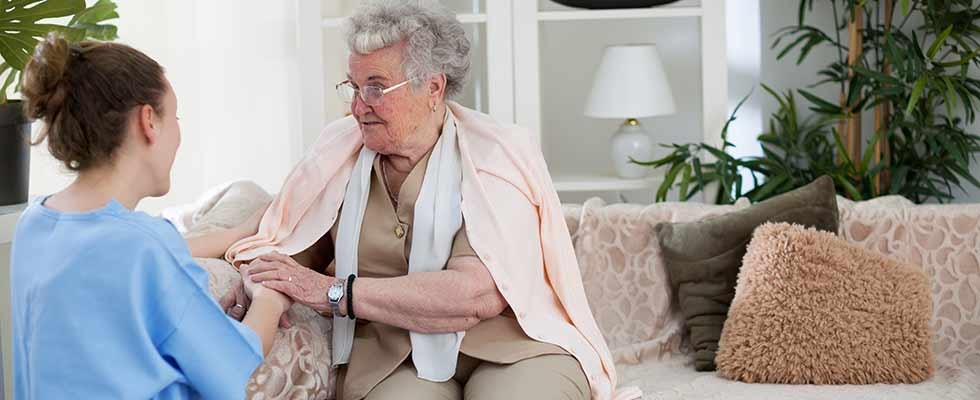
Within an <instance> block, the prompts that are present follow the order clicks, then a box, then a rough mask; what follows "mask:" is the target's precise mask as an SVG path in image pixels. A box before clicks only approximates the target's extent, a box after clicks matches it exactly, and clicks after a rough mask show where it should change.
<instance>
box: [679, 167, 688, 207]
mask: <svg viewBox="0 0 980 400" xmlns="http://www.w3.org/2000/svg"><path fill="white" fill-rule="evenodd" d="M690 184H691V164H684V171H683V172H682V173H681V188H680V193H679V194H678V196H679V198H680V199H682V200H687V190H688V187H689V185H690Z"/></svg>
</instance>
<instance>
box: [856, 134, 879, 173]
mask: <svg viewBox="0 0 980 400" xmlns="http://www.w3.org/2000/svg"><path fill="white" fill-rule="evenodd" d="M883 134H885V133H884V131H878V132H875V133H874V135H871V141H870V142H868V146H867V147H866V148H865V149H864V155H863V156H862V157H861V166H860V168H859V169H858V173H863V172H864V171H867V170H868V164H870V163H871V158H872V157H873V156H874V154H875V146H876V145H877V144H878V141H879V140H880V139H881V135H883Z"/></svg>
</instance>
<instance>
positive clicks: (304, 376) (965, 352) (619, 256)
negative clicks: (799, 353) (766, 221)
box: [165, 182, 980, 400]
mask: <svg viewBox="0 0 980 400" xmlns="http://www.w3.org/2000/svg"><path fill="white" fill-rule="evenodd" d="M269 198H270V197H269V195H268V194H267V193H265V192H264V191H262V190H261V188H258V187H257V186H255V185H254V184H252V183H248V182H238V183H235V184H232V185H230V186H226V187H223V188H220V190H214V191H211V192H209V194H208V196H205V198H202V199H201V200H199V201H198V202H197V203H195V204H194V205H192V206H188V207H184V208H182V209H180V210H171V213H170V214H169V215H167V214H166V213H165V215H166V216H167V217H168V218H171V219H173V220H175V221H180V222H178V223H176V225H177V226H178V228H182V227H186V229H183V231H184V234H185V235H188V236H193V235H196V234H200V233H203V232H206V231H210V230H213V229H220V228H226V227H230V226H233V225H235V224H236V223H238V222H239V221H241V220H244V219H245V218H247V217H248V215H250V214H251V212H252V210H254V209H255V208H257V207H259V206H260V205H262V204H264V202H265V201H268V199H269ZM748 205H749V204H748V202H747V201H744V200H740V202H739V203H737V204H736V205H733V206H714V205H704V204H698V203H659V204H652V205H636V204H613V205H606V204H605V203H604V202H603V201H602V200H600V199H592V200H589V201H586V202H585V203H584V204H581V205H575V204H568V205H565V206H564V213H565V220H566V223H567V224H568V227H569V232H570V233H571V236H572V241H573V244H574V246H575V252H576V255H577V256H578V260H579V264H580V267H581V271H582V280H583V283H584V286H585V291H586V295H587V297H588V299H589V303H590V306H591V307H592V311H593V313H594V314H595V315H596V320H597V322H598V324H599V328H600V329H601V330H602V332H603V334H604V336H605V338H606V341H607V342H608V343H609V346H610V349H611V350H612V352H613V356H614V358H615V360H616V362H617V363H618V364H620V365H621V369H622V371H621V372H622V378H623V380H622V383H623V384H626V383H631V384H639V385H640V386H641V387H644V388H645V389H646V390H647V392H648V396H653V397H649V398H661V397H662V396H661V395H663V394H664V393H672V395H671V396H667V397H670V398H702V397H703V396H700V395H699V394H697V393H700V394H705V393H706V392H704V389H705V388H706V387H712V388H716V389H718V391H717V393H716V394H717V396H720V397H718V398H726V396H730V395H733V394H735V393H737V392H740V391H744V392H745V393H747V394H746V396H748V397H745V398H754V397H752V396H750V394H752V393H756V394H758V393H760V392H758V390H760V389H758V387H755V386H753V387H750V388H743V387H742V386H738V385H746V384H740V383H730V382H728V381H724V380H722V379H721V378H716V377H714V376H713V375H710V374H708V375H705V374H703V373H701V374H695V373H694V372H693V370H690V365H687V364H686V361H685V360H686V358H685V357H673V358H671V357H670V354H671V353H674V354H676V353H678V352H683V351H684V350H685V349H684V345H683V343H684V342H683V338H682V337H681V332H682V330H681V326H682V325H681V324H682V323H683V322H682V319H681V317H680V315H679V313H678V310H677V306H676V299H675V298H674V296H673V294H672V293H671V292H670V290H669V289H668V280H667V275H666V270H665V268H664V265H663V260H662V258H661V256H660V248H659V244H658V243H657V240H656V236H655V235H654V234H653V229H652V228H653V226H654V225H656V224H657V223H658V222H663V221H669V222H677V221H691V220H696V219H700V218H705V217H708V216H711V215H717V214H721V213H726V212H730V211H734V210H737V209H741V208H745V207H748ZM838 205H839V207H840V211H841V224H840V232H839V234H840V235H841V236H842V237H844V238H846V239H847V240H848V241H850V242H853V243H857V244H860V245H862V246H864V247H865V248H869V249H874V250H876V251H878V252H879V253H882V254H885V255H888V256H891V257H895V258H897V259H899V260H902V261H904V262H908V263H912V264H915V265H919V266H921V267H922V268H923V269H924V270H925V271H926V273H927V275H928V276H930V277H931V279H932V297H933V318H932V327H933V329H934V337H933V350H934V353H935V356H936V360H937V363H936V365H937V368H938V371H939V373H938V375H937V377H936V378H935V379H934V380H935V382H933V381H929V382H927V383H924V384H922V385H927V386H928V388H931V389H929V390H935V389H936V388H939V387H952V388H958V389H956V390H955V391H954V392H956V393H960V392H963V393H967V392H969V393H971V394H969V395H967V397H969V396H972V393H976V392H975V391H974V389H973V388H974V384H975V383H977V381H978V380H980V378H977V374H976V373H974V372H972V371H978V372H980V204H965V205H964V204H960V205H914V204H912V203H911V202H909V201H908V200H905V199H903V198H901V197H882V198H878V199H874V200H870V201H865V202H857V203H856V202H851V201H848V200H846V199H843V198H838ZM181 222H183V225H182V223H181ZM198 261H199V263H200V264H201V265H202V266H203V267H204V268H205V269H207V270H208V271H209V272H210V274H211V290H212V293H213V294H214V295H215V296H216V297H220V295H221V294H223V293H224V292H225V291H226V290H228V288H230V287H231V285H232V284H233V283H234V280H235V279H238V274H237V272H236V271H235V270H234V269H233V268H232V267H231V266H230V265H229V264H227V263H225V262H224V261H222V260H215V259H199V260H198ZM289 316H290V319H291V322H292V327H291V328H288V329H280V331H279V333H278V336H277V338H276V343H275V345H274V346H273V349H272V351H271V352H270V354H269V356H268V357H267V358H266V360H265V361H264V362H263V364H262V365H261V366H260V367H259V369H258V370H256V372H255V373H254V374H253V376H252V379H251V381H250V382H249V385H248V388H247V391H248V398H250V399H262V400H265V399H330V398H333V393H334V387H335V386H334V379H335V378H334V375H335V373H334V369H332V367H331V366H330V360H331V356H330V332H331V321H329V320H327V319H325V318H323V317H321V316H320V315H318V314H316V313H315V312H313V311H312V310H310V309H308V308H306V307H303V306H300V305H294V306H293V307H292V308H291V309H290V311H289ZM688 370H690V371H688ZM654 372H655V373H654ZM674 375H676V376H674ZM672 377H673V378H676V379H672ZM688 379H689V380H690V382H687V381H685V380H688ZM682 381H684V382H682ZM679 382H680V383H683V385H682V386H683V387H686V388H688V389H685V390H690V393H688V394H689V395H690V396H687V395H685V394H683V393H682V392H678V390H681V388H682V386H676V384H678V383H679ZM944 384H945V385H946V386H943V385H944ZM684 385H687V386H684ZM733 385H734V386H733ZM936 385H938V386H936ZM920 386H921V385H920ZM767 387H769V388H771V389H772V390H775V391H778V390H780V389H779V388H778V386H767ZM915 387H918V386H915V385H914V386H912V388H913V389H914V388H915ZM889 388H893V389H894V390H892V389H889ZM901 388H902V387H900V386H882V387H878V386H876V387H867V388H866V389H867V390H869V391H871V392H874V393H878V391H882V392H881V393H888V392H889V390H892V391H895V390H900V389H901ZM733 389H735V390H734V391H733ZM922 389H923V390H925V389H927V387H926V386H922ZM967 389H969V390H967ZM787 390H790V392H787V393H801V392H799V391H800V390H809V389H807V388H801V387H791V388H790V389H787ZM835 390H837V389H835ZM849 390H864V389H861V388H860V387H856V388H854V389H847V388H843V387H841V388H839V390H838V392H840V393H851V392H849ZM964 390H965V392H964ZM813 391H814V392H813V393H814V395H813V396H814V397H812V398H833V396H831V397H823V396H821V395H819V393H822V391H821V390H820V389H817V388H814V389H813ZM927 391H928V390H927ZM657 392H659V393H660V394H659V395H654V393H657ZM871 392H868V393H871ZM834 393H837V392H834ZM840 393H838V394H840ZM854 393H857V392H854ZM862 393H863V392H862ZM951 393H952V392H951ZM709 397H711V396H709ZM952 397H959V396H952ZM807 398H811V397H807Z"/></svg>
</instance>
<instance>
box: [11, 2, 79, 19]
mask: <svg viewBox="0 0 980 400" xmlns="http://www.w3.org/2000/svg"><path fill="white" fill-rule="evenodd" d="M29 6H30V7H29ZM84 9H85V0H29V1H21V2H13V3H7V4H6V5H4V6H3V10H4V12H3V13H2V14H0V22H7V21H15V20H17V21H27V22H34V21H37V20H40V19H45V18H60V17H67V16H69V15H74V14H75V13H78V12H81V11H82V10H84Z"/></svg>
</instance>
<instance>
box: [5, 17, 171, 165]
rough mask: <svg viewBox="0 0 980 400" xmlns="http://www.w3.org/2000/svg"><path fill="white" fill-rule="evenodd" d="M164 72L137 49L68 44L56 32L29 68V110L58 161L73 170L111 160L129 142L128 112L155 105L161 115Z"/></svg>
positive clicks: (43, 43)
mask: <svg viewBox="0 0 980 400" xmlns="http://www.w3.org/2000/svg"><path fill="white" fill-rule="evenodd" d="M166 88H167V84H166V81H165V80H164V76H163V67H161V66H160V64H158V63H157V62H156V61H154V60H153V59H151V58H150V57H148V56H147V55H146V54H143V53H142V52H140V51H139V50H136V49H134V48H132V47H129V46H126V45H122V44H117V43H102V42H91V41H84V42H80V43H78V44H69V43H68V42H67V41H66V40H65V39H64V38H63V37H61V36H60V35H59V34H56V33H52V34H50V35H48V37H47V38H46V39H45V40H43V41H41V43H39V44H38V45H37V47H36V48H35V49H34V56H33V57H32V58H31V60H30V61H29V62H28V63H27V67H25V68H24V85H23V88H22V90H21V92H22V93H23V95H24V100H25V101H24V110H25V113H26V114H27V116H28V117H29V118H33V119H40V120H43V121H44V122H45V127H44V129H43V130H42V132H41V134H40V136H38V138H37V139H36V140H35V141H34V143H33V144H35V145H36V144H40V143H41V142H43V141H44V139H45V137H46V138H47V139H48V150H49V151H51V155H53V156H54V158H56V159H58V160H60V161H61V162H62V163H64V165H65V167H67V168H68V169H69V170H72V171H82V170H85V169H88V168H91V167H94V166H99V165H103V164H105V163H109V162H111V161H112V158H113V155H114V153H115V151H116V149H118V148H119V146H120V145H121V144H122V142H123V139H124V137H125V131H126V123H127V119H128V117H129V113H130V112H131V111H132V110H133V108H134V107H136V106H141V105H150V106H152V107H153V109H154V110H155V111H156V113H157V114H158V115H159V114H161V113H162V102H163V95H164V93H165V92H166V90H167V89H166Z"/></svg>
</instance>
